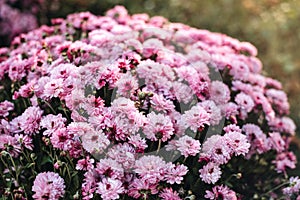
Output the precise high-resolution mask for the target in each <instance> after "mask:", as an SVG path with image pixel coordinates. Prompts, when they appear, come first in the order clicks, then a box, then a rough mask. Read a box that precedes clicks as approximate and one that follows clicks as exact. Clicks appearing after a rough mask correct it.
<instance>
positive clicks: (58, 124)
mask: <svg viewBox="0 0 300 200" xmlns="http://www.w3.org/2000/svg"><path fill="white" fill-rule="evenodd" d="M66 121H67V119H66V118H64V117H62V115H61V114H58V115H52V114H49V115H46V116H44V117H42V119H41V123H40V127H41V128H45V129H46V130H45V131H44V132H43V135H47V136H51V135H52V133H53V132H54V131H56V130H57V129H60V128H63V127H65V123H66Z"/></svg>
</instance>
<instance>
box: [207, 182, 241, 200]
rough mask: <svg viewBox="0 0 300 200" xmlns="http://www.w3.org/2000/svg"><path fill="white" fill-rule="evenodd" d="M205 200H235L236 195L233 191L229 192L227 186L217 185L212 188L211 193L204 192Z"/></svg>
mask: <svg viewBox="0 0 300 200" xmlns="http://www.w3.org/2000/svg"><path fill="white" fill-rule="evenodd" d="M204 197H205V198H206V199H211V200H218V199H223V200H237V199H238V198H237V196H236V193H235V192H234V191H233V190H230V189H229V188H228V187H227V186H223V185H218V186H215V187H213V188H212V191H209V190H206V195H205V196H204Z"/></svg>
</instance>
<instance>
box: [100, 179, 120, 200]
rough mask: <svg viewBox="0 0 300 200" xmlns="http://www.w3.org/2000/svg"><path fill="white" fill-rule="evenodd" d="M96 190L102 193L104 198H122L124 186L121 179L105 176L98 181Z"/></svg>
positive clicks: (112, 199) (107, 199)
mask: <svg viewBox="0 0 300 200" xmlns="http://www.w3.org/2000/svg"><path fill="white" fill-rule="evenodd" d="M96 192H97V193H98V194H100V195H101V198H102V199H103V200H114V199H119V198H120V194H122V193H123V192H124V187H123V186H122V182H121V181H120V180H117V179H111V178H104V179H102V181H101V182H100V183H98V188H97V190H96Z"/></svg>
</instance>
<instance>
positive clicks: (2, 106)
mask: <svg viewBox="0 0 300 200" xmlns="http://www.w3.org/2000/svg"><path fill="white" fill-rule="evenodd" d="M13 109H14V104H13V103H11V102H9V101H3V102H1V103H0V117H7V116H8V115H9V111H12V110H13Z"/></svg>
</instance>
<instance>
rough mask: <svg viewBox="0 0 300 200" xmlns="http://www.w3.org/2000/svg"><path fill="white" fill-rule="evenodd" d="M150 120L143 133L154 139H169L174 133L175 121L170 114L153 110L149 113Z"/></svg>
mask: <svg viewBox="0 0 300 200" xmlns="http://www.w3.org/2000/svg"><path fill="white" fill-rule="evenodd" d="M147 119H148V122H147V123H146V124H145V126H144V127H143V133H144V134H145V135H146V137H147V138H148V139H150V140H152V141H157V140H162V141H163V142H165V141H167V140H168V139H170V138H171V136H172V135H173V134H174V128H173V123H172V121H171V119H170V117H169V116H165V115H163V114H160V113H159V114H155V113H154V112H151V113H149V114H148V115H147Z"/></svg>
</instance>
